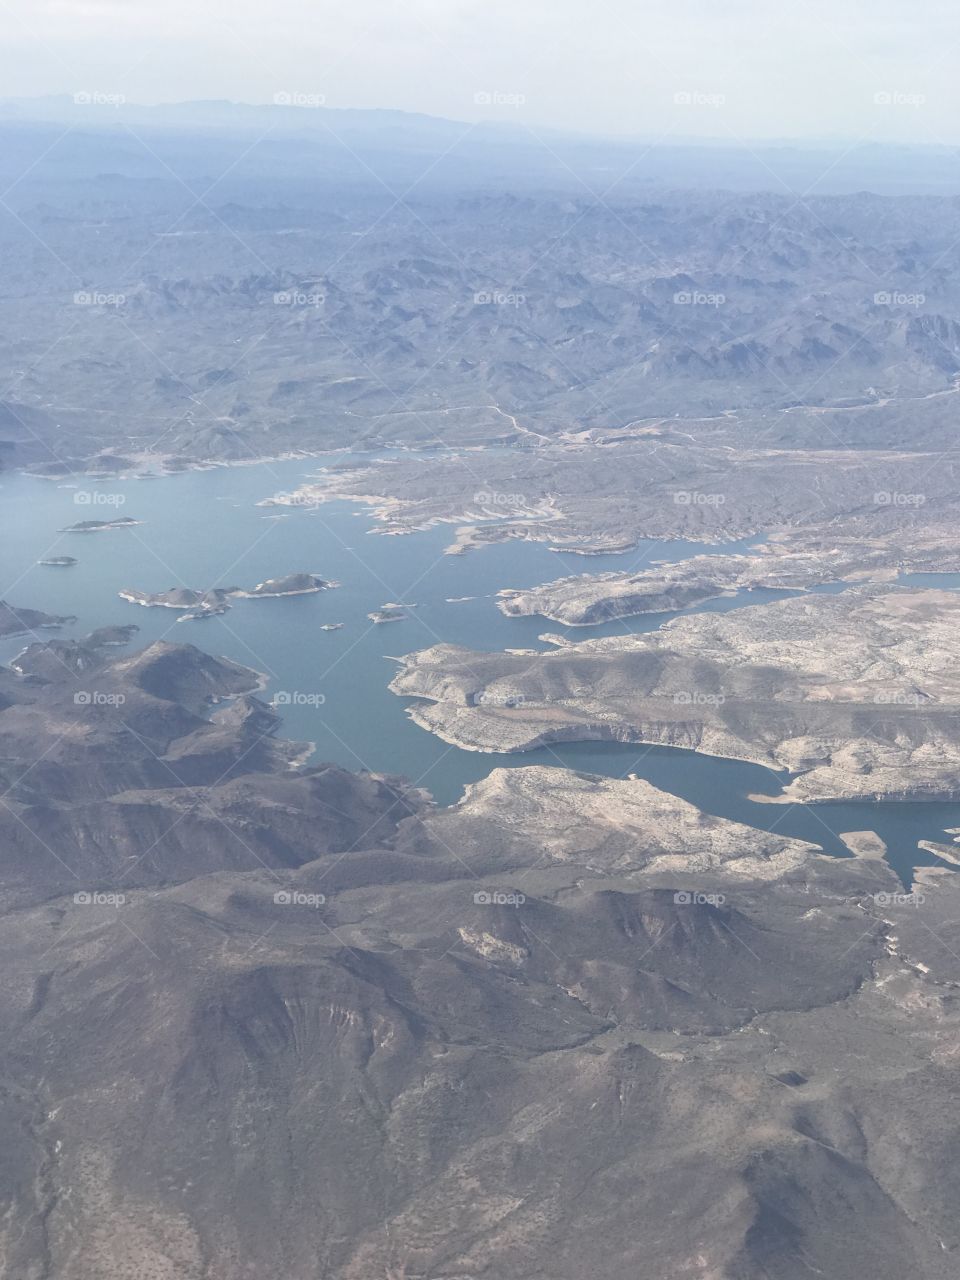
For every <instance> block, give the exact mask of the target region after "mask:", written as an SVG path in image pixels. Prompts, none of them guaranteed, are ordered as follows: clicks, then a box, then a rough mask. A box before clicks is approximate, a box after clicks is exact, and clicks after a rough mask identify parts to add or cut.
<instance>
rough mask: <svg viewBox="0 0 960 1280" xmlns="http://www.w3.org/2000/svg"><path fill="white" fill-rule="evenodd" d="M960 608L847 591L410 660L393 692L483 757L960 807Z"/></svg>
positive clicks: (911, 594)
mask: <svg viewBox="0 0 960 1280" xmlns="http://www.w3.org/2000/svg"><path fill="white" fill-rule="evenodd" d="M958 610H960V598H958V596H957V595H955V594H954V593H952V592H945V591H936V590H931V589H925V590H918V589H915V588H883V587H853V588H850V589H849V590H848V591H846V592H844V593H843V594H842V595H839V596H837V595H816V596H807V597H798V598H794V599H788V600H782V601H778V602H773V603H768V604H766V605H762V606H753V607H747V608H741V609H738V610H736V611H734V612H732V613H727V614H697V615H692V616H689V617H686V618H680V619H676V620H674V621H672V622H669V623H667V624H666V625H665V626H663V627H661V628H660V629H659V630H658V631H656V632H652V633H649V634H645V635H636V636H633V635H624V636H615V637H609V638H606V639H600V640H585V641H583V642H581V643H578V644H567V643H563V644H562V647H560V648H558V649H557V650H556V651H554V652H547V653H537V652H526V653H524V652H508V653H502V654H498V653H493V654H491V653H478V652H474V651H471V650H467V649H462V648H458V647H456V646H452V645H437V646H435V647H434V648H432V649H427V650H424V651H422V652H420V653H416V654H412V655H409V656H408V657H407V658H405V659H402V660H401V663H402V665H401V668H400V670H399V672H398V674H397V675H396V677H395V678H394V680H393V682H392V684H391V688H392V689H393V691H394V692H395V693H397V694H400V695H403V696H405V697H411V698H415V699H417V701H416V702H414V703H413V704H412V706H411V708H410V711H409V714H410V715H411V716H412V717H413V719H414V720H415V721H416V722H417V723H418V724H420V725H422V726H423V727H424V728H426V729H429V730H431V731H432V732H434V733H436V734H438V735H439V736H440V737H442V738H443V739H444V740H445V741H447V742H453V743H455V744H456V745H458V746H460V747H465V748H467V749H468V750H475V751H523V750H528V749H530V748H531V747H534V746H537V745H540V744H543V743H551V742H553V743H556V742H571V741H595V740H601V741H602V740H606V741H618V742H645V743H654V744H658V745H662V746H674V747H687V748H690V749H692V750H695V751H701V752H704V753H706V754H708V755H716V756H729V757H732V758H735V759H741V760H751V761H755V762H757V763H760V764H765V765H768V766H770V767H772V768H775V769H778V770H789V771H790V773H791V774H794V775H795V776H794V777H793V779H792V780H791V781H790V783H789V785H788V786H787V787H786V789H785V791H784V798H786V799H790V800H834V799H851V798H860V797H862V798H876V799H894V798H910V799H922V798H925V797H926V798H938V797H939V798H949V797H952V796H956V795H958V794H960V715H958V709H960V708H958V703H960V684H958V681H957V675H956V671H957V657H958V653H957V641H956V628H957V621H958V617H960V613H958Z"/></svg>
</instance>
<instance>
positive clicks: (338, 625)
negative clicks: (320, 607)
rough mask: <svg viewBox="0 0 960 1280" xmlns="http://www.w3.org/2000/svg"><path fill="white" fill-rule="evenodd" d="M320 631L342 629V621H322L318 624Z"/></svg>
mask: <svg viewBox="0 0 960 1280" xmlns="http://www.w3.org/2000/svg"><path fill="white" fill-rule="evenodd" d="M320 630H321V631H342V630H343V623H342V622H323V623H321V624H320Z"/></svg>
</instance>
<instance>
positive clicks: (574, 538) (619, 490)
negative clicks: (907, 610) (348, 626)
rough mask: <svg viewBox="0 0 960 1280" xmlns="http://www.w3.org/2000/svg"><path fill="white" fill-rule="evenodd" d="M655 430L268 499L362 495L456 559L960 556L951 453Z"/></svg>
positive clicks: (395, 462)
mask: <svg viewBox="0 0 960 1280" xmlns="http://www.w3.org/2000/svg"><path fill="white" fill-rule="evenodd" d="M691 425H692V424H689V423H685V424H684V427H688V426H691ZM657 434H658V433H654V435H647V434H644V433H636V434H633V435H627V436H626V438H624V439H623V440H622V441H620V442H618V443H616V444H613V445H609V444H603V443H599V442H597V441H595V440H582V439H577V440H573V439H571V440H567V441H566V442H563V443H553V444H544V445H542V446H541V447H538V448H536V449H529V450H523V451H520V450H513V451H508V450H499V451H494V450H486V451H479V452H461V453H444V454H434V455H426V454H408V455H407V456H405V457H401V458H386V459H382V460H374V461H371V462H370V463H367V464H365V465H357V464H353V465H348V466H336V465H334V466H329V467H326V468H324V469H323V470H322V471H321V472H320V473H319V474H318V475H317V477H316V479H315V480H313V481H310V482H308V483H307V484H305V485H304V486H302V487H301V488H300V489H298V490H297V491H296V492H294V493H277V494H274V495H272V497H271V498H270V501H272V502H274V503H275V504H277V505H289V506H297V507H300V506H307V507H309V506H310V505H311V504H319V503H322V502H325V501H330V500H334V499H338V498H347V499H350V500H352V501H358V502H363V503H367V504H368V505H369V506H370V507H371V509H372V511H373V514H374V516H375V518H376V521H377V524H376V528H377V531H378V532H381V533H384V534H405V533H411V532H413V531H415V530H419V529H425V528H429V527H430V526H431V525H435V524H440V523H443V524H454V525H457V526H459V528H458V529H457V533H456V536H455V539H454V541H453V542H452V544H451V546H450V548H449V550H450V552H451V553H454V554H460V553H463V552H464V551H467V550H470V549H472V548H478V547H482V546H484V545H487V544H490V543H501V542H508V541H511V540H529V541H535V542H543V543H546V544H547V545H548V546H550V547H551V549H553V550H556V551H558V552H561V553H563V554H566V555H570V554H576V555H584V556H590V555H597V554H603V553H608V552H619V551H627V550H630V549H632V548H636V550H637V552H638V560H640V563H642V560H641V559H640V557H642V555H643V554H644V553H645V552H649V553H650V554H651V555H655V554H656V548H655V547H651V546H649V543H650V542H651V541H653V540H660V539H674V538H680V539H687V540H689V541H693V542H703V543H712V544H715V543H724V542H729V541H736V540H739V539H743V538H745V537H749V536H753V535H757V534H763V535H764V536H773V537H774V538H775V539H776V540H780V539H782V538H787V539H790V540H796V541H794V542H793V544H792V545H793V547H794V549H796V550H801V549H802V550H807V551H809V552H811V553H813V554H816V555H819V554H822V553H823V552H824V551H826V550H830V549H831V548H833V547H835V546H837V545H840V546H842V545H843V543H844V541H846V542H847V543H848V544H849V545H848V550H849V552H850V554H851V555H863V556H864V557H865V558H866V559H867V562H868V563H872V564H876V565H883V566H885V567H888V568H889V567H890V566H896V565H897V564H898V563H899V562H900V561H901V560H906V561H907V562H910V563H911V564H913V565H915V567H917V568H919V569H925V568H930V569H937V568H941V567H942V568H949V569H951V570H955V569H956V568H957V566H958V564H960V550H958V544H957V534H956V529H957V526H958V522H960V497H958V487H957V481H958V479H960V477H958V473H957V470H956V460H955V458H954V457H953V456H952V454H951V453H950V452H949V451H944V450H938V451H936V452H932V451H924V450H918V451H915V452H909V453H905V452H904V451H902V450H882V449H876V450H871V451H869V452H866V451H861V450H855V449H814V450H809V449H790V450H787V449H760V448H755V447H744V446H743V444H741V445H740V446H739V447H734V446H731V445H723V444H713V443H702V442H700V441H699V440H698V439H697V437H696V435H695V434H694V435H692V437H691V438H690V439H687V440H681V439H679V438H677V437H676V436H675V435H674V432H673V430H672V428H668V429H667V431H666V438H665V439H664V440H661V439H659V438H657Z"/></svg>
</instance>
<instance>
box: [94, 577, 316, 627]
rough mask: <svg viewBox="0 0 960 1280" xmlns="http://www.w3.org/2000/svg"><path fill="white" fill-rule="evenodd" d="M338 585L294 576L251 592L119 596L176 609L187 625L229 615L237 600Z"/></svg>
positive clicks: (177, 590) (179, 590)
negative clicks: (191, 622)
mask: <svg viewBox="0 0 960 1280" xmlns="http://www.w3.org/2000/svg"><path fill="white" fill-rule="evenodd" d="M337 585H338V584H337V583H335V582H332V581H329V580H328V579H326V578H321V577H320V576H319V575H318V574H313V573H292V574H289V575H287V577H285V578H268V579H267V580H266V582H260V583H258V584H257V585H256V586H255V587H254V588H253V589H252V590H250V591H246V590H244V589H243V588H242V587H212V588H210V589H208V590H205V591H195V590H193V589H191V588H189V587H170V588H169V589H168V590H166V591H138V590H137V589H136V588H135V587H124V588H123V589H122V590H121V591H119V592H118V593H117V594H118V595H119V596H120V598H121V600H129V601H130V603H131V604H139V605H143V606H144V607H145V608H149V609H176V610H178V611H179V612H180V613H181V617H179V618H178V619H177V621H178V622H187V621H190V620H196V619H202V618H213V617H216V616H217V615H218V614H222V613H226V612H227V610H228V609H229V608H230V601H231V599H233V598H242V599H245V600H264V599H270V598H271V597H275V596H303V595H312V594H314V593H315V592H317V591H326V590H328V589H329V588H330V587H335V586H337Z"/></svg>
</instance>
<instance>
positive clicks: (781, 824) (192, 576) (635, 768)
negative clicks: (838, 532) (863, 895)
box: [0, 455, 960, 878]
mask: <svg viewBox="0 0 960 1280" xmlns="http://www.w3.org/2000/svg"><path fill="white" fill-rule="evenodd" d="M337 461H343V456H342V455H340V456H339V457H338V459H337ZM319 465H320V464H319V463H318V462H317V460H304V459H300V460H296V461H286V462H271V463H262V464H258V465H257V466H251V467H232V468H216V469H213V470H209V471H194V472H188V473H186V474H183V475H180V476H174V477H166V478H162V479H152V480H148V479H140V480H125V481H114V480H108V481H104V482H101V483H95V482H92V481H90V480H89V479H87V478H85V477H84V478H80V479H79V480H78V481H77V484H76V487H70V486H67V485H61V484H58V483H56V482H52V481H48V480H39V479H34V478H31V477H28V476H16V475H7V476H4V477H3V479H2V483H0V529H2V539H0V598H4V599H7V600H9V601H10V602H11V603H12V604H14V605H16V606H19V607H23V608H36V609H43V610H46V611H47V612H53V613H60V614H76V615H77V619H78V620H77V623H76V624H74V625H72V626H68V627H65V628H64V629H63V631H62V632H60V633H59V634H62V635H64V636H76V637H79V636H82V635H84V634H85V633H86V632H88V631H91V630H93V629H94V628H95V627H100V626H104V625H107V624H111V623H131V622H133V623H136V624H137V625H138V626H139V627H140V635H139V637H138V638H137V641H136V642H135V643H139V644H143V643H149V642H151V641H153V640H157V639H160V638H166V639H169V640H175V641H177V642H190V643H193V644H196V645H199V646H200V647H202V648H204V649H206V650H208V651H209V652H211V653H217V654H224V655H226V656H227V657H230V658H233V659H235V660H236V661H238V662H242V663H244V664H246V665H248V666H252V667H255V668H257V669H258V670H259V671H262V672H264V673H266V674H267V675H268V676H269V677H270V685H269V686H268V689H267V693H266V696H267V697H270V696H271V695H273V694H277V693H280V692H283V693H286V694H289V695H291V703H290V705H288V706H286V707H282V708H279V709H280V710H281V711H282V714H283V717H284V728H285V732H286V733H287V734H288V735H289V736H290V737H293V738H296V739H298V740H304V741H311V742H314V743H315V744H316V754H315V756H314V761H316V762H319V761H322V760H330V761H334V762H336V763H339V764H342V765H344V766H345V767H347V768H353V769H358V768H366V769H372V770H377V771H384V772H390V773H401V774H404V775H405V776H406V777H408V778H410V779H411V781H413V782H415V783H416V784H417V785H419V786H422V787H426V788H427V789H428V790H429V791H430V792H431V793H432V794H433V795H434V796H435V798H436V799H437V800H438V801H439V802H440V803H442V804H446V803H451V802H452V801H454V800H456V799H457V798H458V797H459V796H460V795H461V794H462V791H463V787H464V786H465V785H466V784H467V783H470V782H474V781H476V780H478V779H479V778H482V777H484V776H486V774H487V773H489V772H490V770H491V769H493V768H495V767H497V766H507V767H514V766H519V765H528V764H534V763H537V764H547V765H564V766H567V767H571V768H576V769H584V770H589V771H591V772H595V773H602V774H606V775H610V776H615V777H625V776H626V775H627V774H629V773H637V774H638V775H640V776H641V777H644V778H647V779H648V780H649V781H650V782H652V783H654V784H655V785H656V786H659V787H661V788H663V789H664V790H666V791H669V792H672V793H674V794H676V795H679V796H682V797H684V798H685V799H687V800H690V801H691V802H693V803H694V804H696V805H697V806H699V807H700V808H702V809H704V810H706V811H707V812H710V813H714V814H717V815H719V816H721V817H728V818H733V819H736V820H738V821H741V822H747V823H749V824H751V825H753V826H757V827H762V828H771V827H773V828H775V829H776V830H778V831H780V832H782V833H783V834H785V835H794V836H799V837H802V838H804V839H809V840H812V841H815V842H816V843H817V844H821V845H822V846H823V847H824V848H825V849H827V850H828V851H829V852H831V853H835V854H840V855H842V854H843V853H844V852H845V849H844V846H843V845H842V843H841V842H840V841H839V839H838V838H837V836H836V834H835V833H836V832H837V831H849V830H863V829H872V830H875V831H877V832H878V833H879V834H880V835H881V836H882V837H883V838H884V839H885V840H886V841H887V844H888V846H889V850H890V855H889V856H890V861H891V862H892V863H893V865H894V866H896V867H897V869H898V870H899V871H900V873H901V874H902V875H903V876H904V878H908V877H909V869H910V867H911V866H913V865H915V864H929V863H933V862H936V859H934V858H933V857H932V856H931V855H929V854H926V853H925V852H923V851H920V850H918V849H917V844H916V842H917V839H918V838H927V839H935V840H945V839H946V840H949V839H950V837H949V836H945V835H944V831H945V829H946V828H948V827H956V826H960V804H940V803H929V804H887V805H877V804H831V805H809V806H805V805H773V804H763V803H759V802H757V801H751V800H749V799H747V796H748V795H751V794H754V795H756V794H767V795H777V794H778V793H779V791H780V789H781V787H782V785H783V783H784V782H786V781H787V780H788V779H787V775H778V774H775V773H773V772H772V771H771V770H769V769H765V768H763V767H761V766H757V765H750V764H743V763H740V762H737V761H728V760H716V759H711V758H709V757H705V756H699V755H697V754H695V753H693V752H689V751H680V750H672V749H666V748H649V747H642V746H621V745H616V744H601V743H585V744H581V745H567V746H563V747H557V748H544V749H540V750H538V751H533V752H528V753H525V754H522V755H516V754H514V755H481V754H477V753H474V752H465V751H461V750H459V749H458V748H455V747H450V746H448V745H447V744H446V743H443V742H440V741H439V740H438V739H436V738H434V737H433V736H432V735H431V734H429V733H427V732H425V731H424V730H422V729H419V728H417V727H416V726H415V725H414V724H412V723H411V722H410V720H409V719H408V718H407V716H406V714H405V706H406V703H405V700H403V699H400V698H397V697H396V696H395V695H393V694H391V693H390V692H389V691H388V689H387V684H388V681H389V679H390V677H391V675H392V673H393V671H394V668H395V664H394V663H393V662H391V660H390V656H389V655H400V654H404V653H409V652H411V651H412V650H414V649H420V648H424V647H426V646H428V645H431V644H436V643H438V642H441V641H444V642H450V643H455V644H462V645H467V646H470V647H472V648H476V649H485V650H499V649H503V648H540V649H542V648H547V647H549V646H545V645H544V644H543V643H542V642H541V641H540V640H539V638H538V637H539V636H540V634H541V633H543V632H546V631H549V632H553V633H558V634H566V635H568V636H570V637H571V638H573V639H586V638H588V637H592V636H599V635H615V634H623V633H629V632H641V631H651V630H653V629H655V628H656V627H658V626H660V625H662V623H663V622H664V621H666V620H668V619H669V618H672V617H675V616H677V615H676V614H657V615H646V616H643V617H640V618H630V619H621V620H619V621H616V622H612V623H607V624H604V625H602V626H597V627H576V628H563V627H561V626H558V625H557V624H555V623H550V622H546V621H545V620H544V619H542V618H506V617H504V615H503V614H501V613H500V612H499V610H498V609H497V608H496V601H495V593H496V592H497V591H498V590H499V589H500V588H502V587H514V588H523V587H530V586H534V585H536V584H537V583H539V582H544V581H547V580H549V579H551V578H556V577H559V576H561V575H564V574H570V573H583V572H599V571H601V570H605V569H618V570H631V569H635V568H641V567H643V566H644V565H646V564H649V563H650V562H652V561H655V560H670V561H677V560H682V559H685V558H686V557H688V556H690V555H697V554H702V553H703V552H704V551H705V550H706V551H710V552H722V551H729V550H743V549H745V548H746V547H748V546H750V545H752V544H753V543H755V542H759V541H761V539H760V538H754V539H746V540H744V541H742V542H738V543H733V544H727V545H722V546H713V547H709V548H705V547H704V546H703V545H702V544H695V543H685V542H661V543H648V544H645V545H643V546H641V547H639V548H637V549H635V550H633V551H630V552H627V553H625V554H620V555H603V556H590V557H582V556H576V555H569V554H558V553H556V552H552V551H550V550H549V549H548V548H547V547H546V546H545V545H543V544H537V543H519V542H513V543H505V544H499V545H493V546H489V547H484V548H482V549H480V550H474V551H470V552H468V553H467V554H466V555H462V556H448V555H445V554H444V549H445V547H447V546H448V545H449V544H450V542H451V541H452V538H453V528H452V526H449V525H447V526H440V527H437V528H434V529H431V530H428V531H426V532H423V533H417V534H413V535H409V536H403V537H384V536H379V535H376V534H373V533H371V529H372V528H373V526H374V523H375V522H374V521H373V519H372V516H371V514H370V511H369V509H368V508H365V507H356V506H354V505H352V504H349V503H344V502H336V503H329V504H326V505H323V506H321V507H318V508H287V509H281V508H265V507H259V506H257V505H256V504H257V503H258V502H259V501H260V500H261V499H263V498H265V497H269V496H270V495H271V494H274V493H278V492H282V491H289V490H291V489H294V488H296V487H297V485H298V484H299V483H301V482H302V480H303V479H305V478H307V477H309V476H310V475H312V474H314V473H315V472H316V470H317V469H318V466H319ZM81 495H92V500H91V501H86V502H80V501H78V497H80V496H81ZM121 500H122V501H121ZM114 503H116V505H113V504H114ZM117 516H129V517H132V518H134V519H136V520H139V521H142V523H141V524H140V525H138V526H137V527H135V528H128V529H122V530H111V531H107V532H102V533H93V534H70V533H58V532H57V530H58V529H60V528H62V527H64V526H66V525H70V524H74V523H76V522H77V521H79V520H83V519H90V518H97V519H99V518H103V519H111V518H115V517H117ZM277 516H279V517H280V518H276V517H277ZM56 555H71V556H75V557H76V558H77V559H78V561H79V563H78V564H77V565H76V566H74V567H72V568H51V567H45V566H40V565H38V563H37V561H38V560H40V559H44V558H47V557H49V556H56ZM300 571H306V572H313V573H318V574H321V575H322V576H324V577H326V578H332V579H336V580H337V581H339V582H340V583H341V584H342V585H341V586H340V587H338V588H336V589H335V590H330V591H324V592H321V593H320V594H317V595H307V596H299V597H289V598H281V599H266V600H242V599H240V600H236V601H234V603H233V607H232V608H231V609H230V611H229V612H228V613H227V614H225V615H223V616H220V617H214V618H209V619H205V620H202V621H188V622H183V623H178V622H177V616H178V615H177V614H176V613H175V612H174V611H172V610H167V609H145V608H139V607H137V606H135V605H132V604H129V603H127V602H126V601H123V600H121V599H120V598H119V597H118V594H117V593H118V591H119V590H120V589H121V588H123V587H134V588H137V589H139V590H142V591H151V592H152V591H162V590H166V589H167V588H170V587H174V586H185V587H196V588H210V587H212V586H224V587H230V586H239V587H247V588H249V587H252V586H254V585H255V584H256V583H257V582H261V581H263V579H265V578H270V577H280V576H282V575H285V574H288V573H295V572H300ZM918 576H920V575H911V578H910V579H907V580H910V581H912V580H914V579H916V578H917V577H918ZM922 577H923V579H924V581H923V582H922V583H920V582H918V583H917V585H938V586H949V587H955V586H957V585H960V575H948V574H934V575H922ZM927 579H930V581H929V582H927ZM837 589H838V588H837V587H827V588H824V590H837ZM790 594H791V593H790V592H786V591H765V590H758V591H752V592H740V593H738V595H737V596H736V597H733V598H725V599H721V600H716V601H711V602H708V603H706V604H703V605H700V606H698V607H697V608H696V609H693V610H689V611H686V612H704V611H726V610H729V609H732V608H739V607H742V606H743V605H745V604H755V603H763V602H766V601H768V600H774V599H780V598H783V597H786V596H788V595H790ZM464 596H469V597H473V598H472V599H469V600H465V601H462V602H460V603H448V601H449V599H450V598H454V597H464ZM394 601H401V602H407V603H409V604H416V606H417V607H416V608H414V609H411V610H410V613H409V615H408V617H407V618H406V619H405V620H404V621H401V622H397V623H389V624H383V625H379V626H378V625H374V624H372V623H371V622H370V621H369V620H368V618H367V614H368V613H369V612H371V611H372V610H374V609H377V608H379V607H380V606H381V605H383V604H385V603H388V602H394ZM324 623H343V624H344V625H343V629H342V630H337V631H322V630H321V629H320V628H321V625H322V624H324ZM49 634H50V633H46V632H45V633H41V635H42V636H44V637H45V636H47V635H49ZM27 639H29V637H28V638H27ZM26 642H27V640H26V639H25V638H23V637H20V638H15V639H10V640H7V641H3V642H0V661H2V662H7V661H9V660H10V658H11V657H13V656H14V655H15V654H16V653H17V652H19V650H20V649H21V648H22V647H23V645H24V644H25V643H26ZM321 698H322V701H321Z"/></svg>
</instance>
